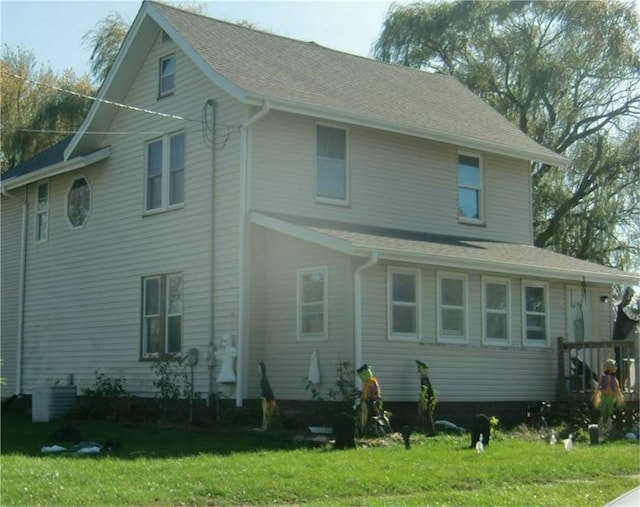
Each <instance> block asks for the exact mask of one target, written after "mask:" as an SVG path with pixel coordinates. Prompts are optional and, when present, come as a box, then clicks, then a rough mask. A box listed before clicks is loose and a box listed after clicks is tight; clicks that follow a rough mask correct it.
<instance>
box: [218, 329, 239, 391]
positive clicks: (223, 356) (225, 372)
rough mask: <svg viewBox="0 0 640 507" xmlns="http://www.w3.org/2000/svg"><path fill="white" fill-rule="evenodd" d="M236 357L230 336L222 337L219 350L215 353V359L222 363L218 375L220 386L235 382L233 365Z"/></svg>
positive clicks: (236, 352) (236, 353)
mask: <svg viewBox="0 0 640 507" xmlns="http://www.w3.org/2000/svg"><path fill="white" fill-rule="evenodd" d="M237 355H238V351H237V350H236V348H235V347H234V346H233V344H232V339H231V335H229V334H225V335H223V336H222V343H221V344H220V348H219V349H218V350H217V351H216V359H218V360H221V361H222V366H221V368H220V373H219V374H218V382H219V383H220V384H233V383H234V382H235V381H236V372H235V368H234V363H235V360H236V357H237Z"/></svg>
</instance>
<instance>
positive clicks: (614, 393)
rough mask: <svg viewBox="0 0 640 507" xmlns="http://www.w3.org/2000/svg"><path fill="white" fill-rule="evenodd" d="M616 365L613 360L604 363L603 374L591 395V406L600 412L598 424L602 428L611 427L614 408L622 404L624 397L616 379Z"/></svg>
mask: <svg viewBox="0 0 640 507" xmlns="http://www.w3.org/2000/svg"><path fill="white" fill-rule="evenodd" d="M617 369H618V368H617V365H616V362H615V360H614V359H607V360H606V361H605V362H604V372H603V373H602V375H600V380H599V381H598V388H597V389H596V392H595V393H594V395H593V406H594V408H595V409H597V410H600V422H601V424H602V426H603V428H610V427H611V419H612V417H613V410H614V406H615V405H618V406H621V405H623V404H624V395H623V394H622V390H621V389H620V383H619V382H618V379H617V378H616V371H617Z"/></svg>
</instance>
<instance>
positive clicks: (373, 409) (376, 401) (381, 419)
mask: <svg viewBox="0 0 640 507" xmlns="http://www.w3.org/2000/svg"><path fill="white" fill-rule="evenodd" d="M357 373H358V376H359V377H360V380H362V395H361V397H360V398H361V399H360V406H359V411H360V413H359V416H358V419H357V422H358V427H359V429H360V431H361V432H364V430H365V429H366V427H367V424H368V422H369V419H373V420H374V421H375V422H376V425H375V429H376V432H377V433H378V434H380V433H384V430H386V429H388V428H389V419H388V418H387V415H386V414H385V412H384V409H383V408H382V394H381V392H380V385H379V384H378V379H377V378H375V377H374V376H373V373H372V371H371V368H370V367H369V365H367V364H365V365H362V366H361V367H360V368H358V370H357Z"/></svg>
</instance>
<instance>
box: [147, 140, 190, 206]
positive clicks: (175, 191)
mask: <svg viewBox="0 0 640 507" xmlns="http://www.w3.org/2000/svg"><path fill="white" fill-rule="evenodd" d="M184 137H185V136H184V133H182V132H181V133H177V134H172V135H166V136H163V137H161V138H160V139H155V140H153V141H150V142H148V143H147V145H146V162H145V164H146V168H145V179H146V185H145V193H146V197H145V211H155V210H163V209H169V208H172V207H178V206H181V205H182V204H184V172H185V141H184Z"/></svg>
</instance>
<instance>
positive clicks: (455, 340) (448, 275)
mask: <svg viewBox="0 0 640 507" xmlns="http://www.w3.org/2000/svg"><path fill="white" fill-rule="evenodd" d="M436 278H437V284H436V285H437V298H438V302H437V305H438V306H437V308H438V313H437V320H438V338H437V339H438V342H439V343H452V344H467V343H469V277H468V276H467V275H466V274H464V273H453V272H447V271H438V272H437V276H436ZM443 279H447V280H451V279H453V280H462V282H463V299H464V308H463V312H462V315H463V318H464V326H463V330H462V332H463V334H464V336H453V335H446V334H444V332H443V331H442V309H443V308H442V280H443Z"/></svg>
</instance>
